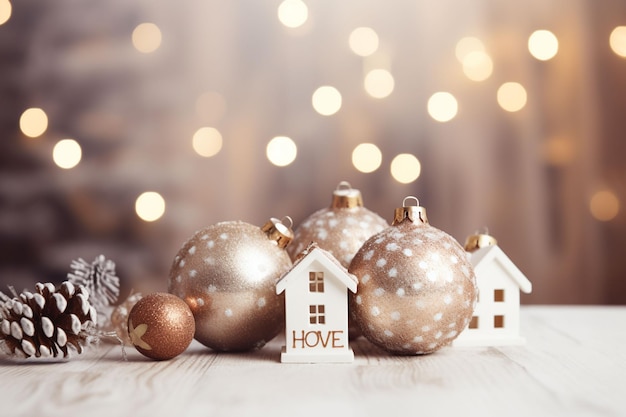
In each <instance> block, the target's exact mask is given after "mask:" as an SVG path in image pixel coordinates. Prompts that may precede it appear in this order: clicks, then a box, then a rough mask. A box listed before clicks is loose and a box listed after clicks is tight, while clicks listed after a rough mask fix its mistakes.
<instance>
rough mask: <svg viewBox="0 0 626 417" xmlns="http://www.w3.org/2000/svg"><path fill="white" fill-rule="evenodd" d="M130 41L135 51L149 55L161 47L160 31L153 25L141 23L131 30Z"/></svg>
mask: <svg viewBox="0 0 626 417" xmlns="http://www.w3.org/2000/svg"><path fill="white" fill-rule="evenodd" d="M132 39H133V45H134V46H135V49H137V50H138V51H139V52H143V53H144V54H149V53H150V52H154V51H156V50H157V49H159V47H160V46H161V29H159V27H158V26H157V25H155V24H154V23H141V24H139V25H137V27H136V28H135V30H133V36H132Z"/></svg>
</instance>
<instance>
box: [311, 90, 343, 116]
mask: <svg viewBox="0 0 626 417" xmlns="http://www.w3.org/2000/svg"><path fill="white" fill-rule="evenodd" d="M311 102H312V104H313V108H314V109H315V111H316V112H318V113H319V114H321V115H322V116H331V115H333V114H335V113H337V112H338V111H339V109H340V108H341V93H340V92H339V90H337V89H336V88H335V87H331V86H329V85H324V86H322V87H320V88H318V89H317V90H315V92H314V93H313V97H312V99H311Z"/></svg>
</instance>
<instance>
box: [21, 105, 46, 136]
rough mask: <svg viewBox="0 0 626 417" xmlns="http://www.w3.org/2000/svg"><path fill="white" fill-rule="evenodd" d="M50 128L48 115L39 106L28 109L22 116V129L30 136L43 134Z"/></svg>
mask: <svg viewBox="0 0 626 417" xmlns="http://www.w3.org/2000/svg"><path fill="white" fill-rule="evenodd" d="M46 129H48V116H47V115H46V112H45V111H43V110H42V109H40V108H38V107H32V108H30V109H26V110H25V111H24V113H22V115H21V116H20V130H21V131H22V133H23V134H25V135H26V136H28V137H30V138H36V137H38V136H41V135H43V133H44V132H45V131H46Z"/></svg>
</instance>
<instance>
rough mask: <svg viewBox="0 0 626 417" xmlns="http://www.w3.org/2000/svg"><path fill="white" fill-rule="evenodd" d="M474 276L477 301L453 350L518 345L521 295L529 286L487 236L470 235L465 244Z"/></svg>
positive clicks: (494, 242) (522, 275)
mask: <svg viewBox="0 0 626 417" xmlns="http://www.w3.org/2000/svg"><path fill="white" fill-rule="evenodd" d="M465 250H466V251H468V252H469V256H470V261H471V263H472V266H473V267H474V273H475V274H476V284H477V286H478V301H477V303H476V308H475V309H474V315H473V316H472V320H471V321H470V323H469V325H468V327H467V328H466V329H465V330H464V331H463V332H462V333H461V334H460V335H459V337H457V338H456V339H455V340H454V342H453V344H454V346H503V345H519V344H523V343H525V339H524V338H523V337H521V336H520V333H519V321H520V291H522V292H524V293H530V292H531V291H532V283H531V282H530V281H529V280H528V278H526V276H524V274H523V273H522V272H521V271H520V270H519V269H518V268H517V266H515V264H514V263H513V262H512V261H511V260H510V259H509V257H508V256H507V255H506V254H505V253H504V252H503V251H502V249H500V247H499V246H498V245H497V242H496V240H495V239H494V238H493V237H491V236H489V235H486V234H480V235H472V236H470V237H468V239H467V241H466V243H465Z"/></svg>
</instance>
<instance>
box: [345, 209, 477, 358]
mask: <svg viewBox="0 0 626 417" xmlns="http://www.w3.org/2000/svg"><path fill="white" fill-rule="evenodd" d="M407 200H414V201H415V203H416V204H415V205H407ZM349 272H350V273H352V274H354V275H356V276H357V278H358V279H359V286H358V290H357V293H356V294H353V295H351V298H350V311H351V314H352V317H353V319H354V321H355V322H356V323H357V324H358V325H359V327H360V329H361V331H362V333H363V335H364V336H365V337H366V338H367V339H368V340H369V341H370V342H372V343H374V344H375V345H377V346H379V347H381V348H383V349H384V350H386V351H388V352H390V353H393V354H401V355H418V354H425V353H431V352H434V351H436V350H438V349H439V348H441V347H443V346H445V345H448V344H450V343H451V342H452V340H454V339H455V338H456V337H457V336H458V335H459V333H460V332H461V331H463V330H464V329H465V328H466V327H467V325H468V323H469V321H470V319H471V317H472V313H473V311H474V307H475V305H476V295H477V289H476V277H475V275H474V270H473V268H472V265H471V263H470V262H469V260H468V257H467V253H466V252H465V251H464V250H463V248H462V247H461V245H460V244H459V243H458V242H457V241H456V240H455V239H454V238H453V237H451V236H450V235H448V234H447V233H445V232H443V231H441V230H439V229H437V228H435V227H432V226H430V225H429V224H428V220H427V218H426V210H425V209H424V208H423V207H420V206H419V203H418V201H417V199H416V198H415V197H407V198H405V200H404V202H403V207H401V208H398V209H396V210H395V213H394V221H393V224H392V225H391V226H390V227H389V228H387V229H385V230H383V231H382V232H380V233H378V234H376V235H374V236H372V237H371V238H370V239H368V240H367V242H365V243H364V244H363V246H362V247H361V249H360V250H359V251H358V252H357V254H356V255H355V257H354V259H353V260H352V263H351V264H350V268H349Z"/></svg>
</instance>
